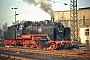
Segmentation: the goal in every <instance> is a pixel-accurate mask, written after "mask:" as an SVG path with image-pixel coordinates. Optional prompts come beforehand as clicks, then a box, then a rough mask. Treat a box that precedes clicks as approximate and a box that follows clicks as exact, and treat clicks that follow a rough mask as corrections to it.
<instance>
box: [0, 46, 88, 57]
mask: <svg viewBox="0 0 90 60" xmlns="http://www.w3.org/2000/svg"><path fill="white" fill-rule="evenodd" d="M0 50H3V51H12V52H17V53H21V52H24V53H35V54H44V55H54V56H65V57H72V58H73V57H76V58H85V59H90V51H87V52H86V51H84V50H82V49H81V50H80V49H79V50H77V49H74V50H54V51H51V50H42V49H41V50H36V49H28V48H22V47H21V48H19V47H18V48H15V47H0Z"/></svg>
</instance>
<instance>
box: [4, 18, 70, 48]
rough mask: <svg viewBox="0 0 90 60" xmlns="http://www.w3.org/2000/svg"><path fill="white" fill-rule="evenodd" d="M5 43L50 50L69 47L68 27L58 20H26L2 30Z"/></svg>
mask: <svg viewBox="0 0 90 60" xmlns="http://www.w3.org/2000/svg"><path fill="white" fill-rule="evenodd" d="M4 43H5V45H15V46H16V45H23V46H24V47H28V46H29V47H30V48H34V47H36V48H43V47H44V48H47V47H49V48H50V49H51V50H54V49H60V48H66V46H68V47H70V44H71V41H70V28H69V27H64V25H63V24H62V23H60V22H57V23H56V22H52V21H49V20H45V21H40V22H32V21H26V22H25V23H19V24H16V25H12V26H10V27H8V30H7V31H5V32H4Z"/></svg>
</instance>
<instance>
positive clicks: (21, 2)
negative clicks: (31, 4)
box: [0, 1, 23, 14]
mask: <svg viewBox="0 0 90 60" xmlns="http://www.w3.org/2000/svg"><path fill="white" fill-rule="evenodd" d="M20 3H21V4H19V5H17V7H19V6H20V5H22V3H23V2H22V1H21V2H20ZM11 4H12V3H11ZM16 4H17V3H16ZM3 6H7V5H3ZM10 10H11V9H8V10H5V11H2V12H1V13H0V14H2V13H5V12H8V11H10Z"/></svg>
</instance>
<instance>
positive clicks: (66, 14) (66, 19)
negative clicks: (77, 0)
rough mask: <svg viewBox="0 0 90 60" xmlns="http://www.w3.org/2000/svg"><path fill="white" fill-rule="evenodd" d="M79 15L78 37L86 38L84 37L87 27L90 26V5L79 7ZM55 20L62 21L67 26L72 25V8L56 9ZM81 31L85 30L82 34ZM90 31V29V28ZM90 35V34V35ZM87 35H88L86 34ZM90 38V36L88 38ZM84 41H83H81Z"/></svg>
mask: <svg viewBox="0 0 90 60" xmlns="http://www.w3.org/2000/svg"><path fill="white" fill-rule="evenodd" d="M77 13H78V14H77V16H78V37H81V39H83V40H86V38H83V37H84V36H86V35H85V31H86V29H88V28H89V27H90V7H86V8H79V9H78V10H77ZM53 16H54V22H59V21H60V22H61V23H63V25H64V26H65V27H70V10H67V11H54V13H53ZM80 32H83V33H84V34H83V35H82V36H81V35H80V34H81V33H80ZM89 33H90V29H89ZM88 36H89V37H90V34H89V35H88ZM86 37H87V36H86ZM88 39H89V40H90V38H88ZM81 42H83V41H81Z"/></svg>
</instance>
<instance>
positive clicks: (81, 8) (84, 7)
mask: <svg viewBox="0 0 90 60" xmlns="http://www.w3.org/2000/svg"><path fill="white" fill-rule="evenodd" d="M83 9H90V7H84V8H79V9H78V10H83Z"/></svg>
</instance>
